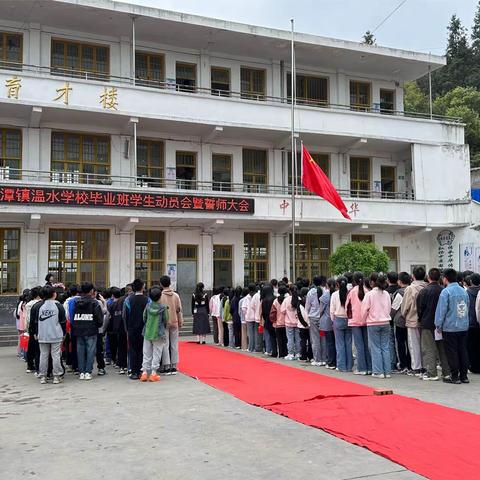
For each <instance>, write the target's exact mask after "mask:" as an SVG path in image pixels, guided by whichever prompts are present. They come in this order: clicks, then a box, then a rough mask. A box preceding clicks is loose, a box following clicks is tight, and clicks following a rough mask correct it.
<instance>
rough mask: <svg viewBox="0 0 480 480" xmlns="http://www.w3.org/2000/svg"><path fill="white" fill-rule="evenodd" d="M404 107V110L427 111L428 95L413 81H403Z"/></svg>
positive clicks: (428, 106)
mask: <svg viewBox="0 0 480 480" xmlns="http://www.w3.org/2000/svg"><path fill="white" fill-rule="evenodd" d="M403 88H404V90H403V92H404V93H403V94H404V109H405V111H406V112H415V113H429V112H430V105H429V102H428V97H427V95H425V93H424V92H423V91H422V89H421V88H420V87H419V86H418V85H417V83H415V82H405V84H404V86H403Z"/></svg>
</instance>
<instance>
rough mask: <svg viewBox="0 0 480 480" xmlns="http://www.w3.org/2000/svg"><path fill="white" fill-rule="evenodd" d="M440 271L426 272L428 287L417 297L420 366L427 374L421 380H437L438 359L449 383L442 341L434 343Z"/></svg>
mask: <svg viewBox="0 0 480 480" xmlns="http://www.w3.org/2000/svg"><path fill="white" fill-rule="evenodd" d="M440 275H441V274H440V270H439V269H438V268H432V269H430V271H429V272H428V277H427V278H428V285H427V286H426V287H425V288H423V289H422V290H420V293H419V294H418V296H417V313H418V320H419V323H420V328H421V346H422V364H423V366H424V367H425V368H426V370H427V372H426V373H425V374H424V375H423V377H422V378H423V380H430V381H431V380H433V381H436V380H438V374H437V359H438V358H440V363H441V365H442V376H443V379H444V381H445V382H448V381H449V378H450V368H449V366H448V361H447V356H446V354H445V350H444V347H443V341H441V340H438V341H435V311H436V310H437V304H438V299H439V298H440V294H441V293H442V290H443V287H441V286H440V284H439V281H440Z"/></svg>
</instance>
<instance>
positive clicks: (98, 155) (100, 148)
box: [52, 132, 110, 183]
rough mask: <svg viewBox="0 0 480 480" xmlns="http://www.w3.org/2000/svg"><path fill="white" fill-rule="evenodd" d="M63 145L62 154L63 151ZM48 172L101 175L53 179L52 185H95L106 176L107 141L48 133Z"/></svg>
mask: <svg viewBox="0 0 480 480" xmlns="http://www.w3.org/2000/svg"><path fill="white" fill-rule="evenodd" d="M64 144H66V152H65V151H64ZM52 170H54V171H60V172H77V173H88V174H92V175H102V177H95V176H93V177H92V175H90V176H89V177H86V176H85V177H84V176H80V175H57V177H55V180H56V181H60V182H67V183H81V182H86V181H87V182H89V183H99V182H101V181H104V177H103V176H105V175H106V176H108V175H109V174H110V138H109V137H99V136H96V135H82V134H76V133H62V132H54V133H52Z"/></svg>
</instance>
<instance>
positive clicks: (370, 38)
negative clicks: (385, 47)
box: [362, 30, 377, 45]
mask: <svg viewBox="0 0 480 480" xmlns="http://www.w3.org/2000/svg"><path fill="white" fill-rule="evenodd" d="M362 43H365V44H366V45H376V43H377V40H376V39H375V35H374V34H373V33H372V32H371V31H370V30H367V31H366V32H365V34H364V35H363V37H362Z"/></svg>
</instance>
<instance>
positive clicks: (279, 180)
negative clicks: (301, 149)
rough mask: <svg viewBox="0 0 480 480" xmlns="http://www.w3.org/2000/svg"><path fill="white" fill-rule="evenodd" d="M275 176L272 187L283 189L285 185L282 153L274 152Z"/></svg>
mask: <svg viewBox="0 0 480 480" xmlns="http://www.w3.org/2000/svg"><path fill="white" fill-rule="evenodd" d="M272 156H273V162H272V167H273V176H272V185H275V186H277V187H281V186H282V185H283V177H282V174H283V169H282V151H281V150H273V155H272Z"/></svg>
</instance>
